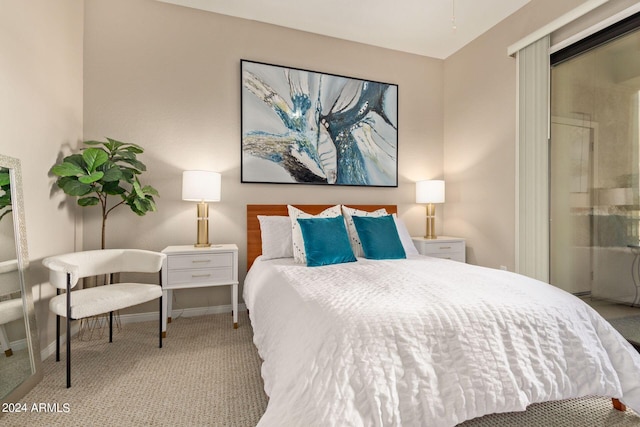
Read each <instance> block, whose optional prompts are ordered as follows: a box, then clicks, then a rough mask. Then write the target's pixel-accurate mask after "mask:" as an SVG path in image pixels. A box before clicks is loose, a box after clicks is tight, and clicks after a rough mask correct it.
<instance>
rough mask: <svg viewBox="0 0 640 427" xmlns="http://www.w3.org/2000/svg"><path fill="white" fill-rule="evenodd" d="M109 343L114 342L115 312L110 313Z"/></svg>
mask: <svg viewBox="0 0 640 427" xmlns="http://www.w3.org/2000/svg"><path fill="white" fill-rule="evenodd" d="M109 342H113V311H110V312H109Z"/></svg>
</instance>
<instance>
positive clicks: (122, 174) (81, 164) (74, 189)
mask: <svg viewBox="0 0 640 427" xmlns="http://www.w3.org/2000/svg"><path fill="white" fill-rule="evenodd" d="M84 144H85V145H86V146H87V147H85V148H83V149H82V150H81V153H77V154H71V155H70V156H67V157H65V158H64V159H62V162H60V163H59V164H56V165H55V166H53V167H52V168H51V173H53V174H54V175H56V176H58V177H59V178H58V179H57V180H56V184H57V185H58V187H60V188H61V189H62V191H64V192H65V193H66V194H68V195H70V196H74V197H77V198H78V200H77V202H78V205H80V206H96V205H100V208H101V210H102V239H101V248H102V249H104V248H105V231H106V222H107V218H108V216H109V214H110V213H111V212H112V211H113V210H114V209H116V208H117V207H119V206H122V205H127V206H129V208H131V210H132V211H133V212H135V213H136V214H137V215H140V216H142V215H145V214H146V213H147V212H153V211H155V210H156V203H155V201H154V199H153V197H154V196H158V191H157V190H156V189H155V188H153V187H152V186H150V185H145V186H143V185H142V184H141V183H140V179H139V177H140V175H141V174H142V172H144V171H146V170H147V168H146V166H145V165H144V163H142V162H141V161H140V160H138V158H137V155H138V154H142V153H143V152H144V150H143V149H142V147H140V146H139V145H136V144H128V143H124V142H120V141H116V140H114V139H111V138H107V142H100V141H84ZM114 198H115V199H116V201H115V202H113V201H112V200H113V199H114Z"/></svg>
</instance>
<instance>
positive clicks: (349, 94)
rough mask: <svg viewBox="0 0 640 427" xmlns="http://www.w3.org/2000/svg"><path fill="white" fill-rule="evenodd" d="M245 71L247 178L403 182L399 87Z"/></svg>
mask: <svg viewBox="0 0 640 427" xmlns="http://www.w3.org/2000/svg"><path fill="white" fill-rule="evenodd" d="M240 68H241V81H242V96H241V110H242V162H241V165H242V166H241V167H242V171H241V181H242V182H247V183H249V182H253V183H256V182H262V183H299V184H325V185H345V186H377V187H397V186H398V85H395V84H389V83H380V82H375V81H368V80H361V79H356V78H350V77H343V76H338V75H333V74H326V73H319V72H313V71H308V70H302V69H297V68H288V67H282V66H277V65H270V64H264V63H260V62H253V61H246V60H242V61H241V66H240Z"/></svg>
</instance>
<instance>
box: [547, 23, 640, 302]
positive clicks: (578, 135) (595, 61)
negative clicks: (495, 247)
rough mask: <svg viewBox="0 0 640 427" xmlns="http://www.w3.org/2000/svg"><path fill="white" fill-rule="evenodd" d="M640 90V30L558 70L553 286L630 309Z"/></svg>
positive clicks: (634, 294)
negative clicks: (627, 305)
mask: <svg viewBox="0 0 640 427" xmlns="http://www.w3.org/2000/svg"><path fill="white" fill-rule="evenodd" d="M639 91H640V31H635V32H632V33H628V34H626V35H624V36H620V37H617V38H615V39H614V40H612V41H609V42H607V43H606V44H602V45H600V46H599V47H597V48H593V49H591V50H588V51H586V52H585V53H582V54H580V55H579V56H575V57H573V58H571V59H568V60H565V61H563V62H561V63H559V64H555V65H553V66H552V69H551V115H552V120H551V142H550V150H549V152H550V175H551V176H550V219H551V227H550V279H551V283H552V284H554V285H556V286H558V287H560V288H562V289H565V290H567V291H569V292H572V293H575V294H588V293H590V294H591V295H592V296H594V297H598V298H603V299H607V300H612V301H617V302H622V303H626V304H640V296H639V295H638V290H639V288H638V287H636V282H638V281H639V280H640V278H638V277H636V278H635V280H634V274H632V267H633V262H634V260H635V257H636V253H637V251H636V250H635V249H634V248H633V247H630V245H631V246H633V245H638V244H639V243H640V240H639V235H638V224H639V222H640V215H639V212H640V206H639V203H640V200H639V199H640V197H639V195H640V194H639V189H638V188H639V186H638V170H639V164H640V154H639V153H640V150H639V149H638V142H639V135H638V132H639V131H638V119H639V117H638V114H639V110H640V109H639V105H638V104H639V100H640V96H639ZM638 286H640V283H638Z"/></svg>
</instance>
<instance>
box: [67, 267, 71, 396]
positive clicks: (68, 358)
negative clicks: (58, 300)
mask: <svg viewBox="0 0 640 427" xmlns="http://www.w3.org/2000/svg"><path fill="white" fill-rule="evenodd" d="M69 387H71V274H69V273H67V388H69Z"/></svg>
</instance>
